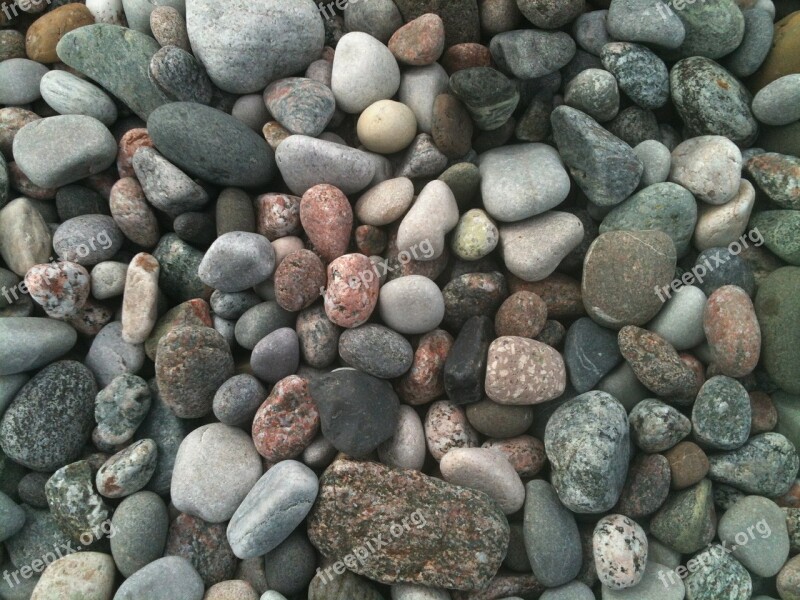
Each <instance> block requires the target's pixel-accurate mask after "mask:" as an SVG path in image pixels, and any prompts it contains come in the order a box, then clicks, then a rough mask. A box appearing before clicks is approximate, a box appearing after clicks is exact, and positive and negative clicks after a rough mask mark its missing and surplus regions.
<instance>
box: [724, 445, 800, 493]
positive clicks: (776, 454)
mask: <svg viewBox="0 0 800 600" xmlns="http://www.w3.org/2000/svg"><path fill="white" fill-rule="evenodd" d="M708 461H709V463H710V468H709V471H708V477H709V478H710V479H711V480H712V481H714V482H719V483H727V484H728V485H732V486H734V487H735V488H738V489H739V490H741V491H743V492H747V493H749V494H757V495H759V496H767V497H770V498H775V497H777V496H782V495H783V494H785V493H786V492H788V491H789V488H791V486H792V483H793V482H794V479H795V477H796V476H797V470H798V468H800V458H798V456H797V450H796V449H795V447H794V444H792V443H791V442H790V441H789V440H788V439H787V438H786V437H784V436H783V435H781V434H780V433H774V432H771V431H769V432H767V433H760V434H758V435H755V436H753V437H751V438H750V439H749V440H748V441H747V443H746V444H745V445H744V446H742V447H741V448H737V449H736V450H732V451H730V452H720V453H715V454H711V455H710V456H709V457H708Z"/></svg>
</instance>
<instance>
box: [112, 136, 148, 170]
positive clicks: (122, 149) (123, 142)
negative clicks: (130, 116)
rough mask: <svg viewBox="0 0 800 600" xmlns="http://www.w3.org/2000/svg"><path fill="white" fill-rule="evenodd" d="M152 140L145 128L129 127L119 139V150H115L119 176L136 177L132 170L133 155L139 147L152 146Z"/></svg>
mask: <svg viewBox="0 0 800 600" xmlns="http://www.w3.org/2000/svg"><path fill="white" fill-rule="evenodd" d="M152 147H153V140H151V139H150V135H149V134H148V133H147V129H145V128H143V127H136V128H134V129H129V130H128V131H126V132H125V133H124V134H123V136H122V137H121V138H120V139H119V150H117V171H118V172H119V176H120V177H136V172H135V171H134V170H133V164H132V163H131V161H132V160H133V155H134V154H136V151H137V150H138V149H139V148H152Z"/></svg>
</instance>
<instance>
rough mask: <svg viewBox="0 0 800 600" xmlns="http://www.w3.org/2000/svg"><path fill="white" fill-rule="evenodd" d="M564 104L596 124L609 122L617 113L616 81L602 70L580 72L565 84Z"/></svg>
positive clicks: (617, 90)
mask: <svg viewBox="0 0 800 600" xmlns="http://www.w3.org/2000/svg"><path fill="white" fill-rule="evenodd" d="M564 103H565V104H566V105H567V106H571V107H573V108H576V109H578V110H580V111H582V112H585V113H586V114H588V115H589V116H590V117H592V118H593V119H595V120H596V121H598V122H603V121H609V120H611V119H613V118H614V117H615V116H617V112H619V88H618V87H617V80H616V79H615V78H614V75H612V74H611V73H609V72H608V71H605V70H603V69H586V70H584V71H581V72H580V73H578V74H577V75H576V76H575V77H574V78H573V79H572V81H570V82H569V83H568V84H567V86H566V88H565V90H564Z"/></svg>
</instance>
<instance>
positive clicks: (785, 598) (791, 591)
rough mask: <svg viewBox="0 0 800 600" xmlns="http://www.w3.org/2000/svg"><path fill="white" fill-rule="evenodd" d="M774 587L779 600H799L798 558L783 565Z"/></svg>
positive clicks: (799, 574) (799, 564)
mask: <svg viewBox="0 0 800 600" xmlns="http://www.w3.org/2000/svg"><path fill="white" fill-rule="evenodd" d="M775 585H776V587H777V588H778V595H779V596H780V597H781V600H800V556H795V557H794V558H792V559H791V560H789V562H787V563H786V564H785V565H783V568H782V569H781V571H780V573H778V579H777V581H776V582H775Z"/></svg>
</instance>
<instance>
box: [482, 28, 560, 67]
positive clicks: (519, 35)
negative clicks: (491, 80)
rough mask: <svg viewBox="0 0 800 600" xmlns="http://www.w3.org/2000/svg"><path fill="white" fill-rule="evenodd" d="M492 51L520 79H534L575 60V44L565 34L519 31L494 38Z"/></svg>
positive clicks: (500, 34)
mask: <svg viewBox="0 0 800 600" xmlns="http://www.w3.org/2000/svg"><path fill="white" fill-rule="evenodd" d="M489 50H490V52H491V53H492V58H493V59H494V60H495V62H496V63H497V64H498V66H499V67H500V68H501V69H502V70H504V71H509V72H510V73H511V74H512V75H514V76H515V77H518V78H520V79H535V78H537V77H543V76H544V75H549V74H550V73H554V72H556V71H558V70H559V69H560V68H561V67H563V66H565V65H566V64H567V63H568V62H569V61H570V60H572V57H573V56H574V55H575V42H574V41H573V39H572V38H571V37H570V36H569V34H567V33H564V32H562V31H537V30H533V29H517V30H514V31H506V32H503V33H499V34H497V35H495V36H494V37H492V40H491V42H490V44H489Z"/></svg>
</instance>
